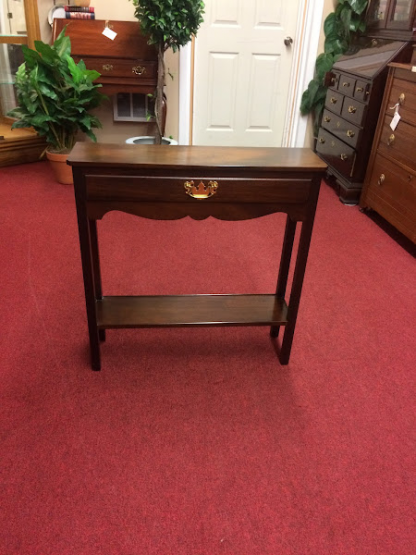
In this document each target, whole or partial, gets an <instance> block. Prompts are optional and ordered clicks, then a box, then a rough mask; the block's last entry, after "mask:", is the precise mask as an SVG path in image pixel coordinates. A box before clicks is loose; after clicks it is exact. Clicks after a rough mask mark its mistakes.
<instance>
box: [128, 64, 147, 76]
mask: <svg viewBox="0 0 416 555" xmlns="http://www.w3.org/2000/svg"><path fill="white" fill-rule="evenodd" d="M131 72H132V73H135V74H136V75H143V73H146V68H145V67H144V66H134V67H132V68H131Z"/></svg>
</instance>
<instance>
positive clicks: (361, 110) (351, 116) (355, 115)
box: [341, 98, 367, 125]
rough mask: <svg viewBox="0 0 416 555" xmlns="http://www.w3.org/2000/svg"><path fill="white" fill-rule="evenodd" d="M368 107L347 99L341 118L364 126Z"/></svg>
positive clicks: (352, 99)
mask: <svg viewBox="0 0 416 555" xmlns="http://www.w3.org/2000/svg"><path fill="white" fill-rule="evenodd" d="M366 110H367V106H366V105H365V104H362V103H361V102H358V101H357V100H355V99H354V98H345V100H344V104H343V106H342V110H341V116H342V117H343V118H345V119H347V120H348V121H350V122H351V123H354V124H355V125H363V123H364V118H365V113H366Z"/></svg>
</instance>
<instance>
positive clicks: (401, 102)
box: [399, 93, 406, 104]
mask: <svg viewBox="0 0 416 555" xmlns="http://www.w3.org/2000/svg"><path fill="white" fill-rule="evenodd" d="M405 100H406V95H405V94H404V93H402V94H401V95H400V96H399V104H404V101H405Z"/></svg>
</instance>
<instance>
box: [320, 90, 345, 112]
mask: <svg viewBox="0 0 416 555" xmlns="http://www.w3.org/2000/svg"><path fill="white" fill-rule="evenodd" d="M343 100H344V95H342V94H340V93H339V92H336V91H333V90H332V89H329V90H328V92H327V93H326V100H325V106H326V107H327V108H329V110H331V112H334V113H336V114H340V113H341V110H342V101H343Z"/></svg>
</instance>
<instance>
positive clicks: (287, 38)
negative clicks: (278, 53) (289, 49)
mask: <svg viewBox="0 0 416 555" xmlns="http://www.w3.org/2000/svg"><path fill="white" fill-rule="evenodd" d="M283 42H284V43H285V45H286V46H290V45H291V44H293V39H292V37H286V38H285V40H284V41H283Z"/></svg>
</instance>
